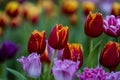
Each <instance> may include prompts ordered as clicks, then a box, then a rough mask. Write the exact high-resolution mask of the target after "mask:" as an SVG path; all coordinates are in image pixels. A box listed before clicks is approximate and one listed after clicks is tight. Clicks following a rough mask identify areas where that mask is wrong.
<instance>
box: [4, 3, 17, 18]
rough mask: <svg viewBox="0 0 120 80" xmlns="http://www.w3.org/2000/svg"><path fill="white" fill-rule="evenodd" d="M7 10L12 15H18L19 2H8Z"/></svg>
mask: <svg viewBox="0 0 120 80" xmlns="http://www.w3.org/2000/svg"><path fill="white" fill-rule="evenodd" d="M5 10H6V13H7V14H8V15H9V16H10V17H16V16H17V15H18V14H19V3H18V2H16V1H11V2H9V3H8V4H7V6H6V9H5Z"/></svg>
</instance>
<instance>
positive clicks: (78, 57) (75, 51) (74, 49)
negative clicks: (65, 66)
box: [62, 43, 83, 68]
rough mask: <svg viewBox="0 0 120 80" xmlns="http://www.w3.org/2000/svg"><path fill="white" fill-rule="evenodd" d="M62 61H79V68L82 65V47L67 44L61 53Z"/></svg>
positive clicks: (75, 44)
mask: <svg viewBox="0 0 120 80" xmlns="http://www.w3.org/2000/svg"><path fill="white" fill-rule="evenodd" d="M64 59H69V60H73V61H75V62H77V61H80V64H79V68H80V67H81V66H82V64H83V51H82V46H81V45H80V44H77V43H73V44H69V43H68V44H67V45H66V47H65V48H64V51H63V55H62V60H64Z"/></svg>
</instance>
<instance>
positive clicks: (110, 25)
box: [104, 15, 120, 37]
mask: <svg viewBox="0 0 120 80" xmlns="http://www.w3.org/2000/svg"><path fill="white" fill-rule="evenodd" d="M104 32H105V33H106V34H107V35H109V36H112V37H118V36H119V35H120V18H116V17H115V16H114V15H110V16H106V20H104Z"/></svg>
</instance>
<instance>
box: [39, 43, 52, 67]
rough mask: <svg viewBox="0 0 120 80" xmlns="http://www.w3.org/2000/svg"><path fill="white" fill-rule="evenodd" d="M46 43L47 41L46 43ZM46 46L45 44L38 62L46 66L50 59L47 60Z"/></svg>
mask: <svg viewBox="0 0 120 80" xmlns="http://www.w3.org/2000/svg"><path fill="white" fill-rule="evenodd" d="M46 43H47V41H46ZM47 46H48V45H47V44H46V48H45V51H44V52H43V53H42V55H41V56H40V61H41V62H42V63H47V64H48V65H49V64H50V59H49V55H48V53H49V52H48V48H47Z"/></svg>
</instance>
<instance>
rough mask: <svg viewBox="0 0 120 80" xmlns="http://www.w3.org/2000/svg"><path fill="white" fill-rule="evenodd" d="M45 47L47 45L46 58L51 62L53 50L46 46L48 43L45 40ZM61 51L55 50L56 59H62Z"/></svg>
mask: <svg viewBox="0 0 120 80" xmlns="http://www.w3.org/2000/svg"><path fill="white" fill-rule="evenodd" d="M46 45H47V50H48V57H49V59H50V60H51V58H52V55H53V53H54V51H55V49H53V48H52V47H51V46H50V45H49V44H48V41H47V40H46ZM63 50H64V49H61V50H56V57H57V58H58V59H62V54H63Z"/></svg>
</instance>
